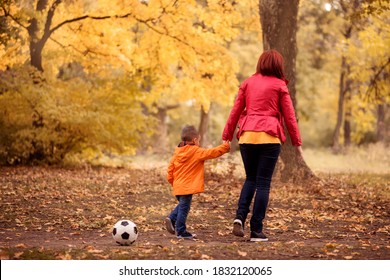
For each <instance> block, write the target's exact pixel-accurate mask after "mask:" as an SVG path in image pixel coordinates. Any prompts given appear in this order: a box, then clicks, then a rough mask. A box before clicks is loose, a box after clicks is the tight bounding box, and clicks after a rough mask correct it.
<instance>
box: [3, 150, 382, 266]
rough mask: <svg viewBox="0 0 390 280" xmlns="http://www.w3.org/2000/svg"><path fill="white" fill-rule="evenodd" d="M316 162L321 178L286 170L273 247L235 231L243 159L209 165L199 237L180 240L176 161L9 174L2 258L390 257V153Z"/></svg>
mask: <svg viewBox="0 0 390 280" xmlns="http://www.w3.org/2000/svg"><path fill="white" fill-rule="evenodd" d="M306 155H307V162H308V163H309V165H311V166H313V170H314V171H315V172H316V174H317V175H318V176H319V177H320V178H321V181H320V182H316V183H310V182H309V183H307V182H306V183H305V184H296V183H292V182H287V183H283V182H281V181H280V180H279V176H278V174H277V172H276V174H275V178H274V181H273V184H272V189H271V197H270V204H269V209H268V213H267V218H266V221H265V233H266V234H267V235H268V237H269V242H262V243H253V242H249V241H248V236H249V232H248V225H246V235H245V237H243V238H240V237H236V236H233V235H232V234H231V230H232V220H233V218H234V213H235V207H236V204H237V199H238V196H239V192H240V189H241V186H242V183H243V181H244V174H243V170H242V165H241V162H240V160H239V157H238V156H237V155H231V154H230V155H225V156H224V157H222V158H220V159H217V160H212V161H209V162H207V164H206V178H205V186H206V191H205V193H203V194H199V195H195V196H194V199H193V204H192V209H191V212H190V215H189V217H188V228H189V231H191V232H193V233H196V234H197V236H198V239H197V240H178V239H176V238H175V236H174V235H171V234H169V233H168V232H167V231H166V230H165V228H164V224H163V220H164V218H165V217H166V216H167V215H168V214H169V212H170V210H172V209H173V207H174V206H175V203H176V201H175V198H174V197H173V196H172V194H171V188H170V186H169V184H168V183H167V182H166V179H165V172H166V165H167V163H166V162H167V160H168V159H169V157H166V158H159V157H156V156H155V157H137V158H134V159H133V160H132V161H131V162H130V161H129V163H128V164H124V165H123V164H122V165H120V166H118V164H116V166H111V167H108V166H105V167H102V166H100V167H96V166H95V167H90V166H83V167H48V166H35V167H32V166H19V167H0V191H1V206H0V259H3V260H4V259H44V260H51V259H93V260H96V259H113V260H118V259H144V260H155V259H159V260H166V259H187V260H193V259H196V260H208V259H216V260H225V259H231V260H235V259H270V260H284V259H288V260H292V259H298V260H302V259H304V260H312V259H325V260H329V259H332V260H335V259H336V260H350V259H362V260H372V259H373V260H389V259H390V172H389V166H390V164H389V162H390V157H389V154H388V152H387V153H378V155H377V157H379V158H380V159H381V160H378V159H377V158H373V159H370V156H371V157H373V153H372V151H371V152H370V151H367V153H366V154H362V155H358V153H356V152H353V156H352V155H351V154H350V155H349V156H347V155H344V156H343V155H341V156H337V157H336V156H329V153H327V152H325V151H307V153H306ZM343 157H345V158H343ZM319 159H321V160H319ZM344 160H345V161H344ZM359 160H360V161H361V163H360V162H359ZM342 162H344V164H343V163H342ZM120 219H130V220H132V221H134V222H135V223H136V224H137V226H138V229H139V236H138V239H137V241H136V242H135V243H134V244H133V245H131V246H118V245H116V244H115V242H114V241H113V239H112V236H111V230H112V226H113V225H114V224H115V222H116V221H118V220H120Z"/></svg>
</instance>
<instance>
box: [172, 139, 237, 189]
mask: <svg viewBox="0 0 390 280" xmlns="http://www.w3.org/2000/svg"><path fill="white" fill-rule="evenodd" d="M229 149H230V146H229V144H227V143H224V144H222V145H219V146H217V147H215V148H212V149H205V148H201V147H199V146H197V145H184V146H181V147H180V146H179V147H177V148H176V149H175V152H174V154H173V157H172V159H171V161H170V163H169V166H168V174H167V179H168V182H169V183H170V184H172V186H173V194H174V195H186V194H196V193H201V192H204V161H205V160H207V159H213V158H217V157H220V156H222V155H223V154H225V153H227V152H228V151H229Z"/></svg>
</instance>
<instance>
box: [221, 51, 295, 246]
mask: <svg viewBox="0 0 390 280" xmlns="http://www.w3.org/2000/svg"><path fill="white" fill-rule="evenodd" d="M283 64H284V61H283V57H282V56H281V54H279V53H278V52H277V51H275V50H268V51H265V52H264V53H262V54H261V56H260V58H259V60H258V63H257V68H256V73H255V74H254V75H253V76H251V77H249V78H248V79H246V80H245V81H244V82H243V83H242V84H241V86H240V89H239V91H238V96H237V98H236V101H235V103H234V106H233V108H232V110H231V112H230V115H229V118H228V120H227V122H226V125H225V128H224V131H223V134H222V139H223V140H224V141H231V140H232V138H233V134H234V130H235V128H236V125H237V123H238V125H239V129H238V132H237V138H238V139H239V141H238V143H239V145H240V152H241V157H242V161H243V163H244V167H245V173H246V180H245V183H244V185H243V187H242V190H241V194H240V198H239V200H238V208H237V211H236V217H235V220H234V222H233V234H234V235H236V236H241V237H242V236H244V224H245V220H246V218H247V215H248V213H249V207H250V204H251V202H252V199H253V197H255V199H254V204H253V214H252V217H251V220H250V231H251V234H250V241H268V238H267V237H266V236H265V234H264V233H263V219H264V217H265V213H266V210H267V206H268V200H269V192H270V186H271V179H272V174H273V172H274V169H275V165H276V162H277V160H278V157H279V153H280V148H281V144H283V143H284V142H285V141H286V136H285V134H284V129H283V120H284V122H285V124H286V126H287V129H288V132H289V134H290V138H291V142H292V144H293V145H294V146H296V149H297V153H298V154H299V155H300V156H302V148H301V145H302V141H301V137H300V133H299V129H298V125H297V121H296V117H295V112H294V107H293V104H292V101H291V98H290V95H289V92H288V89H287V80H286V78H285V75H284V66H283Z"/></svg>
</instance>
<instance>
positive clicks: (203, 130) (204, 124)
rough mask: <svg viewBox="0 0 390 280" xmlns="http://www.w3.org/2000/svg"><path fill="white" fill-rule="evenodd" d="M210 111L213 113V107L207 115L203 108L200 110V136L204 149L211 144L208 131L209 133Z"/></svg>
mask: <svg viewBox="0 0 390 280" xmlns="http://www.w3.org/2000/svg"><path fill="white" fill-rule="evenodd" d="M210 111H211V106H210V109H209V111H208V112H207V113H206V112H205V110H204V109H203V106H202V108H201V109H200V123H199V129H198V132H199V135H200V145H201V146H202V147H205V146H207V145H208V144H209V139H208V131H209V119H210Z"/></svg>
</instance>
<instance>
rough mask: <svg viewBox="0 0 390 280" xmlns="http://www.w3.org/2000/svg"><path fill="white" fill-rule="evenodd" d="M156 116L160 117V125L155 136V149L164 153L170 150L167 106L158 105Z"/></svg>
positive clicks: (159, 152)
mask: <svg viewBox="0 0 390 280" xmlns="http://www.w3.org/2000/svg"><path fill="white" fill-rule="evenodd" d="M154 116H155V117H156V118H157V119H158V126H157V131H156V133H155V134H154V137H153V139H154V140H153V141H154V143H153V151H154V152H155V153H157V154H164V153H166V152H167V151H168V129H167V124H166V117H167V108H160V107H158V108H157V113H156V114H154Z"/></svg>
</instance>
